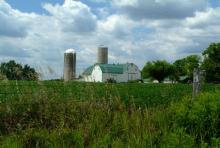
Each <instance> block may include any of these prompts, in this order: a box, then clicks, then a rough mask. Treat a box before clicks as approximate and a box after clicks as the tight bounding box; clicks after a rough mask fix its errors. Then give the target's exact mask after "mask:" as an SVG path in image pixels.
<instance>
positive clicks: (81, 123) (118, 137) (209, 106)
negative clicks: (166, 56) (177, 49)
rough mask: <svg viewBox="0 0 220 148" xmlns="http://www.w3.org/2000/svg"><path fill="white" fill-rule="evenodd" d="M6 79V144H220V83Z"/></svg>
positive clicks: (0, 96)
mask: <svg viewBox="0 0 220 148" xmlns="http://www.w3.org/2000/svg"><path fill="white" fill-rule="evenodd" d="M191 96H192V86H191V85H189V84H135V83H134V84H102V83H96V84H95V83H77V82H70V83H65V84H64V83H62V82H51V81H47V82H15V81H8V82H0V102H1V103H0V119H1V120H0V145H1V147H179V146H182V147H219V146H220V139H219V134H220V85H213V84H206V85H203V92H202V93H201V94H200V95H199V96H198V97H197V98H196V99H195V100H192V98H191Z"/></svg>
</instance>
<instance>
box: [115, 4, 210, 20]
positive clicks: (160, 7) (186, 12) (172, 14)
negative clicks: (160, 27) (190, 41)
mask: <svg viewBox="0 0 220 148" xmlns="http://www.w3.org/2000/svg"><path fill="white" fill-rule="evenodd" d="M113 5H114V6H116V7H118V8H119V11H120V12H121V13H123V14H126V15H128V16H130V17H131V18H132V19H135V20H138V19H167V18H169V19H182V18H186V17H189V16H193V15H194V13H195V12H196V11H201V10H204V9H206V8H207V0H193V1H192V0H181V1H177V0H147V1H146V0H113Z"/></svg>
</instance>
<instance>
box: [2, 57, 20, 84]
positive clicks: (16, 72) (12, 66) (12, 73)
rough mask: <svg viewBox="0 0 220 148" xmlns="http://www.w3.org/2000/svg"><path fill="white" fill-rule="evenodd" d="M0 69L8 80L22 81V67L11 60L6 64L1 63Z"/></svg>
mask: <svg viewBox="0 0 220 148" xmlns="http://www.w3.org/2000/svg"><path fill="white" fill-rule="evenodd" d="M0 69H1V72H2V74H4V75H6V77H7V78H8V79H9V80H21V79H22V66H21V65H20V64H17V63H16V62H15V61H13V60H11V61H9V62H7V63H2V64H1V66H0Z"/></svg>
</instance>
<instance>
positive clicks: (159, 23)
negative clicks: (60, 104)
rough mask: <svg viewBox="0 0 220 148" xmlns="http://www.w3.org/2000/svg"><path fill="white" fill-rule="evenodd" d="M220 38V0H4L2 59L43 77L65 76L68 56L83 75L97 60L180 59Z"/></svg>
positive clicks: (0, 12)
mask: <svg viewBox="0 0 220 148" xmlns="http://www.w3.org/2000/svg"><path fill="white" fill-rule="evenodd" d="M213 42H220V0H179V1H178V0H77V1H74V0H66V1H64V0H28V1H27V0H0V62H7V61H9V60H15V61H17V62H18V63H21V64H29V65H31V66H32V67H34V68H35V69H36V70H37V71H38V72H40V73H41V74H42V79H49V78H61V77H62V75H63V54H64V52H65V50H66V49H69V48H73V49H75V51H76V53H77V64H76V65H77V69H76V70H77V74H81V73H82V72H83V70H85V69H86V68H87V67H88V66H90V65H92V64H94V63H95V62H96V55H97V47H98V46H99V45H105V46H107V47H108V48H109V63H126V62H133V63H135V64H136V65H138V66H139V68H140V69H142V68H143V66H144V64H145V63H146V62H147V61H152V60H167V61H169V62H171V63H172V62H174V61H175V60H177V59H180V58H184V57H186V56H188V55H192V54H197V55H201V53H202V52H203V51H204V50H205V49H206V48H207V47H208V45H209V44H210V43H213Z"/></svg>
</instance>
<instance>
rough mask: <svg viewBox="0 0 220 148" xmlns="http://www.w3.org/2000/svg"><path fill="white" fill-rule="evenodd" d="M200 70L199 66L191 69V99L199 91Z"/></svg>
mask: <svg viewBox="0 0 220 148" xmlns="http://www.w3.org/2000/svg"><path fill="white" fill-rule="evenodd" d="M201 74H202V73H201V72H200V69H199V68H194V70H193V99H195V97H196V95H197V94H198V93H199V92H200V91H201Z"/></svg>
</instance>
